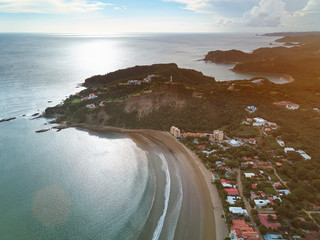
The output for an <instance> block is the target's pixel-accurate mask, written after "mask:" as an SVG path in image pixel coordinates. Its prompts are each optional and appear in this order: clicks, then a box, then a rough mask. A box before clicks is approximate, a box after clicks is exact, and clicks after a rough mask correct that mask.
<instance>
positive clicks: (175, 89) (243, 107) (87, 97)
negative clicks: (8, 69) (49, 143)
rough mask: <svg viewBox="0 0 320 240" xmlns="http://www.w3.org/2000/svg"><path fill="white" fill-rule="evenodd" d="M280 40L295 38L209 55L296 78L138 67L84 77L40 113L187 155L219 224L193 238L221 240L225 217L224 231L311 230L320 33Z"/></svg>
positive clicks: (209, 215)
mask: <svg viewBox="0 0 320 240" xmlns="http://www.w3.org/2000/svg"><path fill="white" fill-rule="evenodd" d="M278 41H279V42H283V43H289V42H290V43H296V42H298V43H299V45H298V46H292V47H291V46H290V47H285V46H281V47H274V48H261V49H257V50H255V51H253V52H252V53H243V52H241V51H238V50H231V51H227V52H222V51H214V52H210V53H208V54H207V56H206V58H205V60H206V61H212V62H216V63H221V62H229V63H230V62H234V63H236V65H235V67H234V70H235V71H241V72H257V73H280V74H285V75H286V76H290V77H292V79H294V80H295V81H290V82H288V83H287V84H275V83H272V82H270V81H268V79H266V78H259V77H257V78H253V79H250V80H237V81H228V82H217V81H215V79H214V78H212V77H207V76H204V75H203V74H202V73H201V72H197V71H195V70H191V69H182V68H179V67H178V66H177V65H176V64H174V63H169V64H155V65H150V66H135V67H132V68H128V69H123V70H118V71H116V72H112V73H108V74H106V75H98V76H93V77H91V78H88V79H86V80H85V82H84V84H83V86H85V87H86V89H84V90H83V91H81V92H79V93H76V94H74V95H71V96H70V97H69V98H67V99H66V100H65V101H64V102H63V103H62V104H61V105H58V106H55V107H52V108H47V109H46V111H45V113H44V116H46V117H54V118H56V120H55V121H56V122H57V123H60V124H61V128H64V127H68V126H75V127H82V128H88V129H92V130H94V131H118V132H123V133H126V134H129V135H130V136H132V137H133V138H134V139H136V141H137V143H138V144H140V146H141V147H142V148H143V147H144V146H148V144H147V143H146V142H144V140H142V138H141V136H144V137H146V138H147V139H149V140H150V141H151V142H153V143H157V144H159V143H162V144H163V145H164V147H165V149H167V150H166V151H167V152H168V155H169V153H170V152H173V153H174V156H176V158H181V157H182V156H184V161H183V164H182V165H181V169H183V165H184V164H185V166H187V167H186V168H185V170H186V169H188V171H187V172H184V173H186V174H187V175H188V173H189V174H190V175H192V176H193V178H192V179H193V180H191V181H195V182H196V186H197V187H196V188H197V189H198V190H197V194H199V195H201V203H202V214H201V215H197V216H198V217H200V218H201V219H202V220H204V221H205V220H207V221H208V222H210V224H213V223H214V224H215V226H216V228H215V230H214V231H215V232H216V234H214V231H210V230H209V228H208V226H207V225H205V226H204V227H203V228H202V227H201V229H202V230H201V231H200V230H199V229H197V227H194V228H195V229H188V230H185V231H187V232H188V233H190V234H192V236H194V237H198V238H199V237H200V238H201V236H202V237H203V236H210V237H212V239H213V238H214V237H213V235H216V236H215V237H216V239H223V238H224V237H226V231H225V229H224V226H225V224H224V223H226V224H227V227H228V235H229V237H230V238H232V237H235V236H237V237H241V236H242V237H243V236H248V234H249V235H250V234H251V235H250V236H251V237H252V239H259V237H262V236H265V237H268V236H269V235H270V234H273V235H278V236H281V237H283V238H284V239H291V238H296V237H305V236H307V235H308V234H309V235H310V234H311V235H312V234H316V232H317V231H319V225H318V224H320V211H319V212H318V210H320V170H319V169H320V162H319V159H320V151H319V143H320V134H319V132H320V121H319V120H320V113H319V107H320V106H319V105H320V78H319V76H320V64H319V62H320V34H319V33H312V34H308V35H303V34H301V35H293V36H291V35H288V36H284V37H283V38H281V39H279V40H278ZM287 45H288V44H287ZM290 77H288V78H290ZM145 129H149V130H145ZM169 132H170V134H171V135H170V134H169ZM198 161H199V162H200V161H201V162H202V163H203V164H197V163H198ZM205 168H206V169H205ZM189 181H190V179H189ZM211 183H212V184H211ZM184 187H185V189H187V187H186V186H184ZM199 189H200V190H201V191H200V190H199ZM200 192H202V193H200ZM218 194H219V196H220V199H221V200H220V199H218V200H217V199H216V198H215V197H214V196H217V195H218ZM221 201H222V202H221ZM220 207H221V210H220V211H219V210H218V209H220ZM204 208H205V209H207V211H206V210H204ZM213 213H214V214H213ZM179 221H180V220H179ZM182 223H183V224H188V223H185V222H183V220H182V219H181V224H182ZM211 227H212V226H211ZM245 228H246V229H249V230H250V231H242V230H241V229H245ZM178 229H180V230H179V231H178V233H177V234H182V235H179V236H186V235H184V234H186V233H185V232H183V231H182V230H181V225H180V228H179V227H178ZM239 234H240V235H239ZM238 235H239V236H238ZM270 236H271V235H270ZM312 236H313V237H314V236H315V235H312Z"/></svg>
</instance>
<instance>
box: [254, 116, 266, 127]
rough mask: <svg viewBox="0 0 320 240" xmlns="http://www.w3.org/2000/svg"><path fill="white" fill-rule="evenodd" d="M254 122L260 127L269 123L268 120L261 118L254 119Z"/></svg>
mask: <svg viewBox="0 0 320 240" xmlns="http://www.w3.org/2000/svg"><path fill="white" fill-rule="evenodd" d="M253 120H254V122H255V123H257V124H259V126H263V125H265V124H266V123H267V120H265V119H263V118H260V117H255V118H253Z"/></svg>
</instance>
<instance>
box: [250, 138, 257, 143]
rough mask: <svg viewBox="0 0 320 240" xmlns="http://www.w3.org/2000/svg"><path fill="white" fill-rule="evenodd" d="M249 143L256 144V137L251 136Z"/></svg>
mask: <svg viewBox="0 0 320 240" xmlns="http://www.w3.org/2000/svg"><path fill="white" fill-rule="evenodd" d="M249 143H250V144H256V143H257V142H256V139H255V138H249Z"/></svg>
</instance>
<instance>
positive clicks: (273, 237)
mask: <svg viewBox="0 0 320 240" xmlns="http://www.w3.org/2000/svg"><path fill="white" fill-rule="evenodd" d="M263 238H264V240H278V239H279V240H280V239H281V240H283V237H282V235H279V234H266V235H263Z"/></svg>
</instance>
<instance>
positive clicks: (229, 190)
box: [224, 188, 239, 196]
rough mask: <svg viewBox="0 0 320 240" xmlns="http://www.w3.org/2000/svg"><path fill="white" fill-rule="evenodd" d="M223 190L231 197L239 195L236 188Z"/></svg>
mask: <svg viewBox="0 0 320 240" xmlns="http://www.w3.org/2000/svg"><path fill="white" fill-rule="evenodd" d="M224 190H225V191H226V192H227V194H228V195H231V196H235V195H239V192H238V189H237V188H224Z"/></svg>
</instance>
